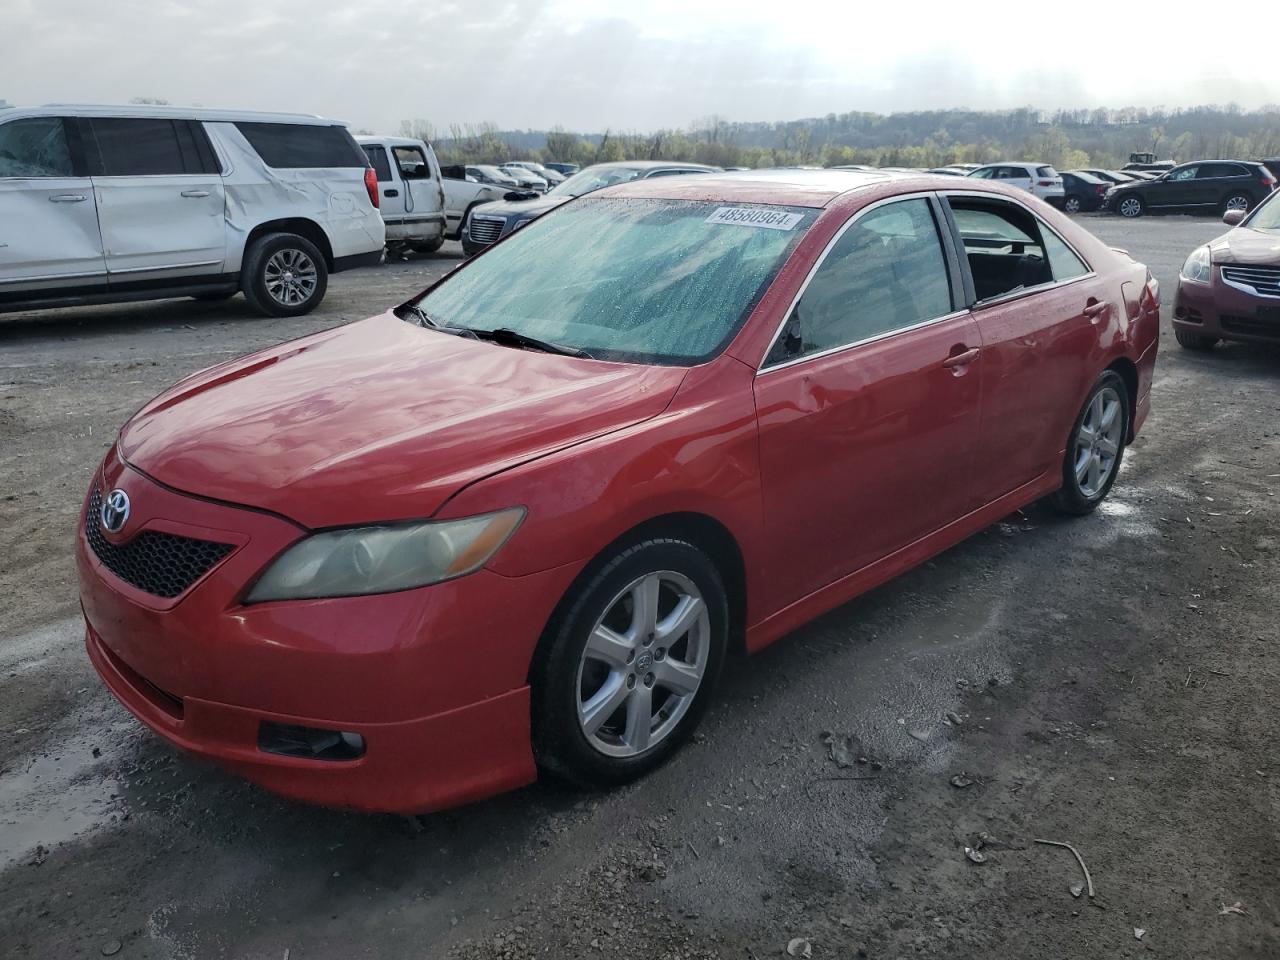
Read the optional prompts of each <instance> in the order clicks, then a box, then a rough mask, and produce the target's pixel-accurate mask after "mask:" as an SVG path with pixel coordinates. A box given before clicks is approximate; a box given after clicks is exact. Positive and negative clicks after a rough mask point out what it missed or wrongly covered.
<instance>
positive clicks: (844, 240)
mask: <svg viewBox="0 0 1280 960" xmlns="http://www.w3.org/2000/svg"><path fill="white" fill-rule="evenodd" d="M940 210H941V207H940V206H938V205H937V203H936V200H935V199H934V198H932V197H930V196H925V195H918V196H915V197H911V198H902V199H895V200H893V201H888V202H884V203H881V204H878V205H876V206H873V207H871V208H870V209H864V210H862V211H860V212H859V213H858V214H855V216H854V218H853V219H852V220H851V221H850V223H848V224H847V225H846V226H845V227H844V229H843V232H842V233H841V234H839V235H838V236H837V238H836V239H835V240H834V241H833V242H832V243H831V245H830V246H829V247H828V248H827V250H826V252H825V253H824V254H823V256H822V258H821V260H820V261H819V263H818V265H817V266H816V267H815V269H814V270H813V272H812V273H811V274H810V277H809V279H808V280H807V281H806V285H805V287H804V289H803V291H802V293H801V294H800V296H799V297H798V299H797V300H796V302H795V304H794V305H793V306H792V308H791V310H790V311H789V314H788V319H787V321H786V322H785V323H784V324H783V326H782V328H781V329H780V330H779V331H778V335H777V337H776V339H775V342H774V344H773V346H772V347H771V349H770V351H769V353H768V356H767V357H766V359H765V362H764V364H763V365H762V367H761V370H760V372H759V374H758V375H757V377H756V380H755V398H756V410H757V416H758V423H759V431H760V459H761V467H760V469H761V479H762V484H763V495H764V511H765V521H766V524H767V526H768V529H769V538H770V542H771V547H772V549H771V551H770V554H771V558H772V559H771V569H770V576H771V577H772V578H773V579H774V581H775V582H776V584H777V586H778V589H779V595H780V596H782V597H783V598H784V602H790V601H794V600H797V599H799V598H801V597H803V596H805V595H807V594H809V593H812V592H813V591H815V590H817V589H820V588H821V587H823V586H825V585H826V584H828V583H831V582H833V581H835V580H837V579H839V578H840V577H842V576H844V575H846V574H849V573H852V572H853V571H855V570H857V569H859V568H861V567H864V566H866V565H867V564H869V563H872V562H874V561H876V560H879V559H881V558H883V557H885V556H887V555H888V554H890V553H892V552H894V551H895V550H897V549H899V548H901V547H903V546H906V545H907V544H909V543H911V542H913V541H914V540H917V539H919V538H920V537H922V536H924V535H926V534H928V533H931V532H932V531H934V530H936V529H938V528H939V527H942V526H944V525H946V524H947V523H949V522H951V521H952V520H955V519H957V518H958V517H960V516H962V515H963V514H964V513H966V512H967V511H968V510H969V509H970V508H971V506H972V501H973V498H972V490H971V486H970V483H969V472H970V468H971V466H972V463H973V457H974V455H975V451H976V450H977V448H978V445H977V442H976V441H977V437H978V418H979V406H978V405H979V401H980V398H981V392H982V391H981V387H980V377H981V369H980V368H981V365H982V364H981V362H980V361H979V359H978V356H979V351H978V349H977V347H978V342H979V341H978V333H977V326H976V324H975V323H974V322H973V320H972V319H971V318H970V317H969V315H968V313H967V312H966V311H963V310H957V309H956V302H957V300H958V297H959V288H958V286H953V281H954V280H955V279H958V278H955V277H953V275H952V273H950V272H949V264H950V252H949V248H948V245H947V241H946V239H944V237H943V236H942V235H941V234H940V232H939V230H938V227H937V224H938V222H939V216H938V214H939V211H940ZM952 266H953V265H952Z"/></svg>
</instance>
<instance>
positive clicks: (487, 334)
mask: <svg viewBox="0 0 1280 960" xmlns="http://www.w3.org/2000/svg"><path fill="white" fill-rule="evenodd" d="M471 333H472V335H474V336H475V338H476V339H477V340H488V341H490V342H491V343H501V344H504V345H506V346H512V347H528V348H529V349H530V350H541V351H542V352H543V353H558V354H560V355H561V356H564V357H581V358H583V359H584V360H594V359H595V358H594V357H593V356H591V354H589V353H587V351H585V350H580V349H578V348H577V347H566V346H564V345H563V344H559V343H552V342H551V341H550V340H539V339H538V338H537V337H531V336H529V335H528V334H527V333H521V332H520V331H519V330H512V329H511V328H510V327H498V328H497V329H496V330H474V329H473V330H471Z"/></svg>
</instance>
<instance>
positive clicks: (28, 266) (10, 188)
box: [0, 117, 106, 303]
mask: <svg viewBox="0 0 1280 960" xmlns="http://www.w3.org/2000/svg"><path fill="white" fill-rule="evenodd" d="M74 138H75V128H74V127H73V126H71V121H68V120H65V119H64V118H62V117H23V118H20V119H16V120H10V121H9V122H8V123H0V303H4V302H6V301H9V302H13V301H20V300H28V299H32V298H34V297H38V296H49V295H51V294H52V293H54V292H55V291H63V290H68V289H71V288H85V289H88V290H92V289H93V288H95V287H99V288H100V287H102V286H103V285H104V284H105V283H106V264H105V262H104V261H103V257H102V239H101V236H100V235H99V233H98V216H97V210H96V205H95V203H94V199H93V181H92V180H90V179H89V177H88V176H87V171H86V170H85V168H84V161H83V158H82V157H78V156H77V155H76V153H75V152H74V151H73V150H72V149H71V143H72V142H73V140H74Z"/></svg>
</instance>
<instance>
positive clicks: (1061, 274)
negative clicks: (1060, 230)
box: [1040, 225, 1089, 283]
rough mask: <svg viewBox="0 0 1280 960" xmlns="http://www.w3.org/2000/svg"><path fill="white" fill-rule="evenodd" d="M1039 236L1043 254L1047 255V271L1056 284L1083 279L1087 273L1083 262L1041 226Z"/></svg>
mask: <svg viewBox="0 0 1280 960" xmlns="http://www.w3.org/2000/svg"><path fill="white" fill-rule="evenodd" d="M1040 235H1041V236H1042V237H1043V238H1044V252H1045V253H1047V254H1048V255H1049V269H1050V270H1051V271H1052V272H1053V279H1054V280H1055V281H1056V282H1058V283H1061V282H1062V281H1063V280H1071V279H1072V278H1074V277H1083V276H1084V275H1085V274H1086V273H1088V272H1089V268H1088V267H1087V266H1086V265H1085V262H1084V261H1083V260H1081V259H1080V258H1079V257H1078V256H1076V253H1075V251H1074V250H1072V249H1071V248H1070V247H1068V246H1067V244H1066V242H1065V241H1064V240H1063V239H1062V238H1061V237H1059V236H1058V235H1057V234H1056V233H1054V232H1053V231H1052V230H1050V229H1049V228H1048V227H1045V226H1043V225H1042V226H1041V228H1040Z"/></svg>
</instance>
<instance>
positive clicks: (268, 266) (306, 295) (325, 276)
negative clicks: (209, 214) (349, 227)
mask: <svg viewBox="0 0 1280 960" xmlns="http://www.w3.org/2000/svg"><path fill="white" fill-rule="evenodd" d="M240 277H241V285H242V286H243V288H244V296H245V299H246V300H248V301H249V304H250V305H251V306H252V307H253V309H254V310H256V311H258V313H261V314H262V315H263V316H267V317H300V316H302V315H303V314H304V313H310V312H311V311H312V310H314V309H315V308H316V307H317V306H319V305H320V301H321V300H323V299H324V292H325V289H326V288H327V287H328V285H329V270H328V268H327V267H326V266H325V263H324V255H323V254H321V253H320V251H319V250H317V249H316V245H315V244H314V243H312V242H311V241H310V240H308V239H307V238H306V237H300V236H298V235H297V234H294V233H269V234H267V235H266V236H265V237H261V238H259V239H258V240H257V241H256V242H255V243H254V244H253V246H252V247H250V248H249V252H248V254H247V255H246V256H245V259H244V266H243V267H242V268H241V271H240Z"/></svg>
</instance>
